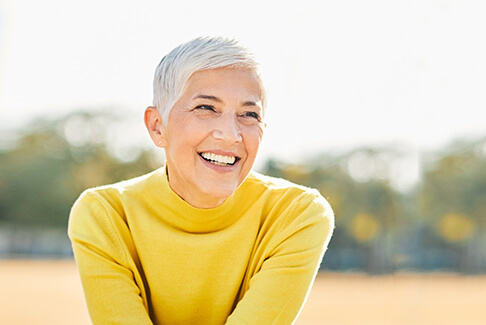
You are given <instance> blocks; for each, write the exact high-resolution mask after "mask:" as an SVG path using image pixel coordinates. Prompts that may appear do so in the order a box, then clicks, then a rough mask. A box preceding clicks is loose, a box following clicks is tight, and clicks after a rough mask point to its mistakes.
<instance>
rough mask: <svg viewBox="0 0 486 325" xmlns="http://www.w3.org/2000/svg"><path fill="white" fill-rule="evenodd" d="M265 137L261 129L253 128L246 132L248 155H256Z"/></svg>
mask: <svg viewBox="0 0 486 325" xmlns="http://www.w3.org/2000/svg"><path fill="white" fill-rule="evenodd" d="M262 137H263V130H262V129H261V128H259V127H258V128H257V127H253V128H248V129H246V130H245V143H246V147H247V150H248V153H249V154H251V155H256V154H257V151H258V148H259V147H260V143H261V141H262Z"/></svg>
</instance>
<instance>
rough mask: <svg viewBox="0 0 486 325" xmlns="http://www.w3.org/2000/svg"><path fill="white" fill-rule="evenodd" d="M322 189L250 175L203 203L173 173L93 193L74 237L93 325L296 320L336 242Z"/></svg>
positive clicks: (74, 218) (75, 222) (78, 210)
mask: <svg viewBox="0 0 486 325" xmlns="http://www.w3.org/2000/svg"><path fill="white" fill-rule="evenodd" d="M333 228H334V219H333V213H332V210H331V207H330V206H329V204H328V203H327V202H326V200H325V199H324V198H323V197H322V196H321V195H320V194H319V193H318V192H317V191H316V190H311V189H308V188H305V187H301V186H296V185H294V184H292V183H290V182H287V181H284V180H281V179H275V178H271V177H267V176H263V175H260V174H257V173H250V175H249V176H248V178H247V179H246V180H245V181H244V182H243V184H242V185H241V186H240V187H239V188H238V189H237V190H236V191H235V193H233V195H232V196H231V197H229V198H228V199H227V200H226V201H225V202H224V203H223V204H222V205H221V206H219V207H217V208H213V209H198V208H194V207H192V206H191V205H189V204H187V203H186V202H185V201H183V200H182V199H181V198H180V197H179V196H178V195H177V194H175V193H174V192H173V191H172V190H171V188H170V187H169V184H168V180H167V177H166V174H165V169H163V168H161V169H158V170H156V171H154V172H152V173H150V174H147V175H145V176H142V177H139V178H135V179H133V180H129V181H125V182H121V183H118V184H114V185H110V186H104V187H99V188H95V189H91V190H87V191H86V192H84V193H83V194H82V195H81V197H80V198H79V199H78V200H77V201H76V203H75V205H74V207H73V209H72V211H71V215H70V222H69V236H70V238H71V241H72V244H73V249H74V254H75V258H76V263H77V265H78V268H79V272H80V275H81V280H82V283H83V287H84V291H85V295H86V300H87V303H88V309H89V312H90V316H91V319H92V321H93V323H94V324H103V325H106V324H137V325H141V324H170V325H174V324H252V325H255V324H279V325H282V324H291V323H292V322H293V321H294V320H295V318H296V317H297V315H298V313H299V311H300V309H301V307H302V305H303V303H304V301H305V299H306V296H307V294H308V292H309V290H310V287H311V285H312V282H313V280H314V277H315V275H316V272H317V269H318V266H319V263H320V261H321V259H322V256H323V254H324V251H325V249H326V247H327V245H328V243H329V240H330V237H331V234H332V230H333Z"/></svg>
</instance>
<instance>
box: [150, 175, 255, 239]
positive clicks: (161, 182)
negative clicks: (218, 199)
mask: <svg viewBox="0 0 486 325" xmlns="http://www.w3.org/2000/svg"><path fill="white" fill-rule="evenodd" d="M147 185H148V188H147V190H146V191H145V192H146V196H147V198H148V199H149V201H150V202H151V203H152V204H153V206H154V208H155V209H156V213H157V215H160V216H161V217H162V218H164V216H165V215H168V214H170V215H171V216H175V217H172V218H170V219H169V220H165V219H164V221H165V222H168V223H170V224H171V225H172V226H173V227H175V228H179V229H181V230H184V231H187V232H191V233H208V232H214V231H218V230H221V229H224V228H226V227H228V226H230V225H231V224H233V223H234V222H236V221H237V220H238V218H239V217H240V216H241V215H242V214H244V213H245V212H246V210H247V209H248V208H249V206H250V205H251V201H252V199H251V196H252V193H251V191H247V190H245V188H246V187H247V185H246V181H244V182H243V184H242V185H241V186H240V187H239V188H238V189H237V190H236V191H235V192H234V193H233V194H232V195H231V196H230V197H228V198H227V199H226V200H225V201H224V202H223V203H222V204H221V205H220V206H218V207H215V208H210V209H201V208H196V207H194V206H192V205H190V204H189V203H187V202H186V201H184V200H183V199H182V198H181V197H180V196H179V195H177V193H175V192H174V191H173V190H172V188H171V187H170V185H169V181H168V178H167V173H166V167H165V166H164V167H161V168H159V169H157V170H155V171H154V172H153V173H152V175H151V176H150V178H149V179H148V184H147ZM255 194H256V193H255Z"/></svg>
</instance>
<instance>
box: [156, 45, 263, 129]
mask: <svg viewBox="0 0 486 325" xmlns="http://www.w3.org/2000/svg"><path fill="white" fill-rule="evenodd" d="M223 67H231V68H241V69H250V70H253V71H255V73H256V74H257V76H258V78H259V79H260V84H261V87H262V91H263V97H265V95H264V87H263V84H262V81H261V76H260V73H259V70H258V67H259V63H258V61H257V60H256V58H255V56H254V54H253V53H251V52H250V51H249V50H248V49H247V48H245V47H243V46H242V45H240V44H239V42H238V41H236V40H234V39H228V38H223V37H200V38H196V39H193V40H191V41H189V42H187V43H184V44H181V45H179V46H177V47H176V48H174V49H173V50H172V51H171V52H169V54H167V55H166V56H164V57H163V58H162V60H161V61H160V63H159V65H158V66H157V68H156V69H155V76H154V83H153V88H154V89H153V92H154V99H153V106H155V107H156V108H157V109H158V111H159V112H160V113H161V115H162V120H163V122H164V124H167V120H168V117H169V113H170V110H171V109H172V107H173V106H174V104H175V103H176V102H177V100H179V98H180V97H181V96H182V94H183V93H184V91H185V88H186V84H187V81H188V80H189V78H190V77H191V76H192V75H193V74H194V73H195V72H198V71H202V70H209V69H217V68H223ZM262 104H263V105H264V106H265V98H262Z"/></svg>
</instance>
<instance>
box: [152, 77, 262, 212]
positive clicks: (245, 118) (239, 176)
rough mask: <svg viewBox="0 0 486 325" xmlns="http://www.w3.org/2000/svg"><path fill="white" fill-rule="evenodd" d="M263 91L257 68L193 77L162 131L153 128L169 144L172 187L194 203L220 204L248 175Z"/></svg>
mask: <svg viewBox="0 0 486 325" xmlns="http://www.w3.org/2000/svg"><path fill="white" fill-rule="evenodd" d="M262 96H263V89H262V87H261V83H260V80H259V78H258V77H257V75H256V74H255V73H254V72H253V71H252V70H245V69H233V68H218V69H211V70H204V71H199V72H196V73H194V74H193V75H192V76H191V78H189V80H188V82H187V85H186V90H185V92H184V94H183V95H182V96H181V97H180V98H179V100H178V101H177V102H176V103H175V105H174V106H173V108H172V110H171V111H170V113H169V119H168V121H167V123H166V125H165V126H164V125H163V124H162V123H159V124H158V129H159V130H160V134H159V136H158V137H154V135H153V134H152V132H151V136H152V138H153V139H154V141H155V142H156V144H158V145H159V146H161V147H164V148H165V152H166V159H167V170H168V175H169V184H170V186H171V188H172V190H174V192H176V193H177V194H178V195H179V196H180V197H181V198H183V199H184V200H185V201H187V202H188V203H189V204H191V205H193V206H195V207H198V208H213V207H216V206H219V205H220V204H222V203H223V202H224V200H226V199H227V198H228V197H229V196H230V195H231V194H233V192H234V191H235V190H236V189H237V188H238V186H240V185H241V183H242V182H243V181H244V180H245V178H246V176H247V175H248V173H249V172H250V170H251V168H252V166H253V163H254V161H255V158H256V155H257V152H258V148H259V146H260V142H261V140H262V135H263V129H264V123H263V121H262V119H263V108H262ZM150 109H151V108H149V109H148V110H150ZM152 109H153V108H152ZM148 110H147V111H148ZM157 113H158V112H153V111H152V113H149V115H150V114H152V115H156V114H157ZM146 123H147V113H146ZM147 127H148V128H149V125H148V124H147ZM152 129H153V128H152ZM149 132H150V128H149Z"/></svg>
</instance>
